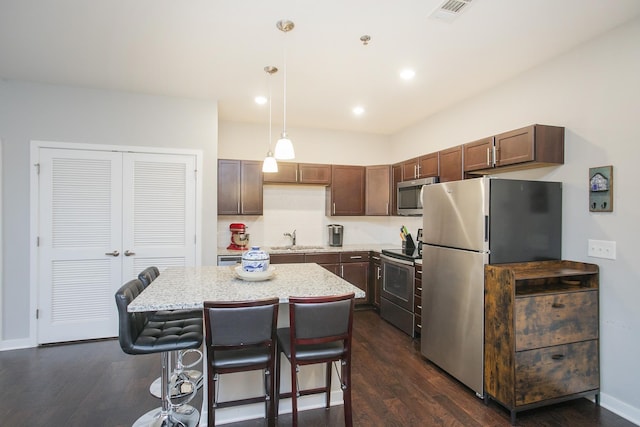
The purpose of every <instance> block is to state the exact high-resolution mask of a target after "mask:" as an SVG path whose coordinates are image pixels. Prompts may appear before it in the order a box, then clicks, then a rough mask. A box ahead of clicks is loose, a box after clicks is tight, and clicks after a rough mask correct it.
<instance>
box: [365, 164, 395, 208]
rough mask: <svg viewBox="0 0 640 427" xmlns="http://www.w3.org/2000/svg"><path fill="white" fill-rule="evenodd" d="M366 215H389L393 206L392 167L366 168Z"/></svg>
mask: <svg viewBox="0 0 640 427" xmlns="http://www.w3.org/2000/svg"><path fill="white" fill-rule="evenodd" d="M366 177H367V178H366V196H365V215H389V209H390V205H391V167H390V166H389V165H382V166H368V167H367V168H366Z"/></svg>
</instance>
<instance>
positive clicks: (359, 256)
mask: <svg viewBox="0 0 640 427" xmlns="http://www.w3.org/2000/svg"><path fill="white" fill-rule="evenodd" d="M349 258H351V259H362V256H361V255H357V256H350V257H349Z"/></svg>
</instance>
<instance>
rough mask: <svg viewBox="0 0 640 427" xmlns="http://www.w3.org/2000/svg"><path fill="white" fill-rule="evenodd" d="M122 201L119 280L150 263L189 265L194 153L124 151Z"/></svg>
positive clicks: (161, 266) (192, 242)
mask: <svg viewBox="0 0 640 427" xmlns="http://www.w3.org/2000/svg"><path fill="white" fill-rule="evenodd" d="M123 200H124V203H123V215H122V216H123V246H122V248H123V255H124V258H123V272H124V275H125V280H129V279H130V278H133V277H137V275H138V273H139V272H140V271H142V270H143V269H145V268H147V267H149V266H151V265H155V266H156V267H158V268H159V269H160V271H162V269H164V268H166V267H170V266H193V265H195V260H196V242H195V239H196V229H195V224H196V221H195V219H196V212H195V205H196V203H195V200H196V158H195V156H189V155H173V154H140V153H125V154H124V157H123Z"/></svg>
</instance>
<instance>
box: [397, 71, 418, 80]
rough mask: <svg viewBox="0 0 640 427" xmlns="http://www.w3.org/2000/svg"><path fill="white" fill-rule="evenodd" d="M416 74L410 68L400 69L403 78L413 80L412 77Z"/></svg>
mask: <svg viewBox="0 0 640 427" xmlns="http://www.w3.org/2000/svg"><path fill="white" fill-rule="evenodd" d="M415 75H416V72H415V71H413V70H412V69H410V68H405V69H404V70H402V71H400V77H401V78H402V79H403V80H411V79H412V78H414V77H415Z"/></svg>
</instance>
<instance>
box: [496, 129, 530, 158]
mask: <svg viewBox="0 0 640 427" xmlns="http://www.w3.org/2000/svg"><path fill="white" fill-rule="evenodd" d="M533 129H534V127H533V126H528V127H525V128H522V129H517V130H513V131H511V132H505V133H501V134H500V135H496V166H505V165H511V164H514V163H522V162H530V161H532V160H534V153H535V147H534V131H533Z"/></svg>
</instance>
